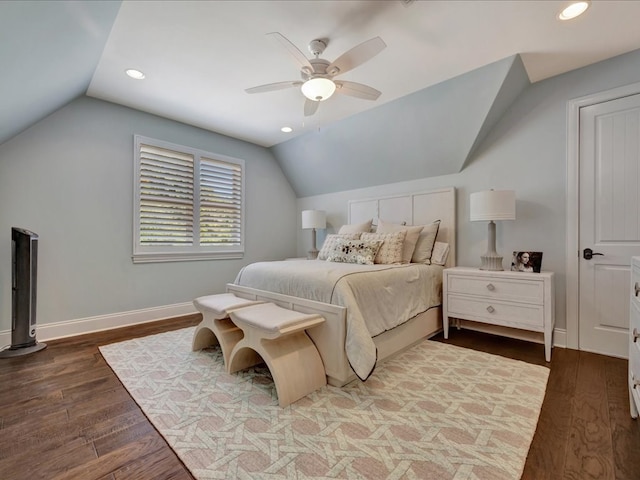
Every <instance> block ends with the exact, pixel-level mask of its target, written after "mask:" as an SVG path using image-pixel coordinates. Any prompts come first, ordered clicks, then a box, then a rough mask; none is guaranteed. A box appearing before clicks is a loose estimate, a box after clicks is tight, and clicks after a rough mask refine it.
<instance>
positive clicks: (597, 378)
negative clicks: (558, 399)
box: [564, 352, 615, 480]
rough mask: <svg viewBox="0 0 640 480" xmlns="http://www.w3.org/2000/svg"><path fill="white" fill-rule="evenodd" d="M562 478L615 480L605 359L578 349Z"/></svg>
mask: <svg viewBox="0 0 640 480" xmlns="http://www.w3.org/2000/svg"><path fill="white" fill-rule="evenodd" d="M571 408H572V417H573V418H572V422H571V435H570V437H569V441H568V449H567V459H566V463H565V469H564V478H566V479H572V480H591V479H593V480H615V468H614V465H613V462H614V457H613V444H612V437H611V428H610V422H609V406H608V398H607V378H606V369H605V360H604V359H603V358H602V356H601V355H596V354H593V353H587V352H580V355H579V363H578V379H577V384H576V393H575V396H574V397H573V400H572V402H571Z"/></svg>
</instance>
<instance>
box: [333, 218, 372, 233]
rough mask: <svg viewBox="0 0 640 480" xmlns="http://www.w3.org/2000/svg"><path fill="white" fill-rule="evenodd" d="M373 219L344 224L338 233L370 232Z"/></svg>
mask: <svg viewBox="0 0 640 480" xmlns="http://www.w3.org/2000/svg"><path fill="white" fill-rule="evenodd" d="M372 221H373V219H372V220H369V221H367V222H362V223H354V224H352V225H343V226H341V227H340V230H338V233H363V232H370V231H371V222H372Z"/></svg>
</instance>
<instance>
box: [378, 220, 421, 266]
mask: <svg viewBox="0 0 640 480" xmlns="http://www.w3.org/2000/svg"><path fill="white" fill-rule="evenodd" d="M423 228H424V227H423V226H422V225H418V226H417V227H412V226H407V225H400V224H398V223H388V222H385V221H384V220H382V219H379V220H378V229H377V230H376V233H395V232H406V236H405V237H404V245H403V246H402V263H410V262H411V257H412V256H413V251H414V250H415V248H416V243H417V242H418V237H420V232H422V229H423Z"/></svg>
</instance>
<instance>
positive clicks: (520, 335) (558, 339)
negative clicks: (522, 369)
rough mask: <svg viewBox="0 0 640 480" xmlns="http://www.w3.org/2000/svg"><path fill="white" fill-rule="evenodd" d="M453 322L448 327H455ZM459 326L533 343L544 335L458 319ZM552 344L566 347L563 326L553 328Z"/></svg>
mask: <svg viewBox="0 0 640 480" xmlns="http://www.w3.org/2000/svg"><path fill="white" fill-rule="evenodd" d="M454 325H455V323H453V324H451V325H450V327H449V328H450V329H455V328H456V327H455V326H454ZM460 326H461V327H463V328H466V329H467V330H475V331H477V332H484V333H492V334H494V335H501V336H503V337H509V338H516V339H518V340H526V341H529V342H535V343H544V335H543V334H542V333H538V332H530V331H528V330H520V329H518V328H509V327H502V326H499V325H488V324H485V323H479V322H469V321H466V320H460ZM553 346H554V347H559V348H566V346H567V330H566V329H564V328H555V329H554V330H553Z"/></svg>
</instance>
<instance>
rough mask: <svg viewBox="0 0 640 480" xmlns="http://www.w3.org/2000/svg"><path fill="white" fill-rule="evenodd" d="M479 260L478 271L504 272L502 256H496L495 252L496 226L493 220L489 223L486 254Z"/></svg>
mask: <svg viewBox="0 0 640 480" xmlns="http://www.w3.org/2000/svg"><path fill="white" fill-rule="evenodd" d="M480 260H482V265H480V270H491V271H499V270H504V268H502V256H501V255H498V252H496V224H495V223H494V222H493V220H492V221H490V222H489V242H488V244H487V253H485V254H484V255H482V256H481V257H480Z"/></svg>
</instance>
